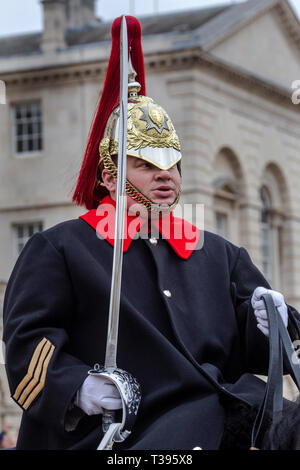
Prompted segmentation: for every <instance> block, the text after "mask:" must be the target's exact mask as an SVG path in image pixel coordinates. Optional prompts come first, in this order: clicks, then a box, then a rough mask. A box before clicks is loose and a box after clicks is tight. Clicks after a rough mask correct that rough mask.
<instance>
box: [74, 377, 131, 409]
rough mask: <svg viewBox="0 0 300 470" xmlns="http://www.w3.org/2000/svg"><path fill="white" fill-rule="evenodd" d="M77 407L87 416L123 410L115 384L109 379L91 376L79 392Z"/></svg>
mask: <svg viewBox="0 0 300 470" xmlns="http://www.w3.org/2000/svg"><path fill="white" fill-rule="evenodd" d="M75 405H76V406H78V407H79V408H81V409H82V410H83V411H84V412H85V413H86V414H87V415H98V414H102V413H103V408H105V409H107V410H119V409H121V408H122V400H121V397H120V394H119V391H118V389H117V387H116V386H115V384H114V383H113V382H112V381H111V380H109V379H108V378H107V377H103V376H101V375H97V376H95V375H89V376H88V377H87V378H86V379H85V381H84V382H83V384H82V385H81V387H80V389H79V390H78V391H77V394H76V398H75Z"/></svg>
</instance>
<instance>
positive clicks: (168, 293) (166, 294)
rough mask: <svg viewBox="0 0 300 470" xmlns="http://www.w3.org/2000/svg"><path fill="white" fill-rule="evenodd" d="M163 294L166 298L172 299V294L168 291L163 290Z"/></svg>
mask: <svg viewBox="0 0 300 470" xmlns="http://www.w3.org/2000/svg"><path fill="white" fill-rule="evenodd" d="M164 294H165V296H166V297H172V294H171V292H170V291H169V290H168V289H166V290H164Z"/></svg>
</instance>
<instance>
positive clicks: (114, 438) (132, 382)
mask: <svg viewBox="0 0 300 470" xmlns="http://www.w3.org/2000/svg"><path fill="white" fill-rule="evenodd" d="M88 373H89V375H94V376H97V375H102V376H103V377H107V378H108V379H109V380H111V381H112V382H113V383H114V385H115V386H116V387H117V389H118V391H119V393H120V396H121V400H122V421H121V423H114V415H115V412H114V411H111V410H105V411H104V413H103V431H104V433H105V434H106V433H108V431H110V432H109V434H111V436H110V438H109V436H106V437H105V434H104V437H103V439H102V441H101V443H100V445H99V447H98V449H100V448H101V449H104V447H103V441H104V440H105V441H109V442H110V444H108V442H107V443H106V445H107V444H108V447H105V448H107V449H108V448H111V447H112V445H113V442H122V441H124V440H125V439H126V438H127V437H128V436H129V434H130V433H131V430H132V427H133V425H134V423H135V420H136V416H137V412H138V408H139V405H140V402H141V387H140V384H139V383H138V381H137V380H136V378H135V377H133V375H132V374H130V373H129V372H127V371H125V370H122V369H119V368H116V367H103V366H100V365H99V364H95V365H94V369H92V370H90V371H89V372H88ZM112 424H115V425H116V424H118V426H112ZM110 446H111V447H110Z"/></svg>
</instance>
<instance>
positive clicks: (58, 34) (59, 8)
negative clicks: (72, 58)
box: [41, 0, 66, 53]
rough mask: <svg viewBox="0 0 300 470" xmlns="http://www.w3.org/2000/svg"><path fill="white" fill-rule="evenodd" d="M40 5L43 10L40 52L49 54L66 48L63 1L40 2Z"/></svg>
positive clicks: (48, 0)
mask: <svg viewBox="0 0 300 470" xmlns="http://www.w3.org/2000/svg"><path fill="white" fill-rule="evenodd" d="M41 3H42V5H43V10H44V32H43V39H42V51H43V52H45V53H51V52H55V51H56V50H57V49H61V48H64V47H65V46H66V43H65V27H66V14H65V0H41Z"/></svg>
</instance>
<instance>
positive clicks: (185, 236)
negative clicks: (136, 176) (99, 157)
mask: <svg viewBox="0 0 300 470" xmlns="http://www.w3.org/2000/svg"><path fill="white" fill-rule="evenodd" d="M115 208H116V203H115V201H113V200H112V199H111V198H110V196H105V197H104V198H103V199H102V200H101V203H100V205H99V206H98V208H97V209H92V210H90V211H89V212H87V213H86V214H84V215H81V216H80V217H79V218H80V219H82V220H84V221H85V222H87V223H88V224H89V225H90V226H91V227H93V229H95V230H96V232H97V233H99V234H100V235H101V237H102V238H104V239H105V240H106V241H108V242H109V243H110V244H111V245H112V246H113V245H114V234H115ZM145 223H146V221H145V219H142V218H141V217H137V216H130V215H127V216H126V218H125V227H124V241H123V252H126V251H127V250H128V248H129V247H130V245H131V242H132V240H133V239H134V238H135V237H136V236H137V233H145V227H144V226H145ZM153 225H154V226H155V227H156V229H158V230H159V232H160V233H161V235H162V236H163V237H164V238H165V239H166V240H168V242H169V244H170V245H171V247H172V248H173V250H174V251H175V253H177V255H178V256H180V257H181V258H183V259H188V258H189V257H190V256H191V254H192V253H193V251H194V249H195V248H196V246H197V244H198V241H199V236H200V232H199V229H198V228H197V227H195V226H194V225H192V224H190V223H189V222H187V221H186V220H184V219H180V218H178V217H174V216H173V214H172V213H171V214H168V215H164V216H163V217H162V218H161V219H159V220H154V221H153Z"/></svg>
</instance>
